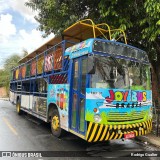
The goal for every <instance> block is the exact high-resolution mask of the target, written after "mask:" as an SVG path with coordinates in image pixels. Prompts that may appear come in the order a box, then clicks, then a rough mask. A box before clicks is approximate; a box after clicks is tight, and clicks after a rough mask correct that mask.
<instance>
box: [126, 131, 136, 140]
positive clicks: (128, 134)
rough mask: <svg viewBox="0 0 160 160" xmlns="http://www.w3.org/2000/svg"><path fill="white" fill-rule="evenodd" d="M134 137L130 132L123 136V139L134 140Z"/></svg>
mask: <svg viewBox="0 0 160 160" xmlns="http://www.w3.org/2000/svg"><path fill="white" fill-rule="evenodd" d="M134 137H135V134H134V132H131V133H127V134H124V138H126V139H129V138H134Z"/></svg>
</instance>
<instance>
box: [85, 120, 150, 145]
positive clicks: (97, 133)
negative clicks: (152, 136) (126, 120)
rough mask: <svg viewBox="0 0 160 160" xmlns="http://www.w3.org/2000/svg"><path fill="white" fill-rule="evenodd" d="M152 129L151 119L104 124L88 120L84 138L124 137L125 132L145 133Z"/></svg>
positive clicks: (97, 139)
mask: <svg viewBox="0 0 160 160" xmlns="http://www.w3.org/2000/svg"><path fill="white" fill-rule="evenodd" d="M151 130H152V120H151V119H150V120H148V121H144V122H140V123H133V124H125V125H124V124H122V125H116V124H115V125H104V124H97V123H94V122H88V127H87V134H86V140H87V141H88V142H97V141H108V140H111V139H121V138H125V134H130V133H134V135H135V137H136V136H141V135H145V134H147V133H150V132H151Z"/></svg>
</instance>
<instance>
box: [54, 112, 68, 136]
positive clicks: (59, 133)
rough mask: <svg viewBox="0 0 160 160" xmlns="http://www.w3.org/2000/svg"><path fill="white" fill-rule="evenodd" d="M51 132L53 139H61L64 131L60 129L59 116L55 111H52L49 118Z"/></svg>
mask: <svg viewBox="0 0 160 160" xmlns="http://www.w3.org/2000/svg"><path fill="white" fill-rule="evenodd" d="M51 131H52V134H53V135H54V136H55V137H58V138H60V137H62V136H63V135H64V133H65V131H64V130H63V129H62V128H61V127H60V116H59V113H58V110H57V109H54V110H53V113H52V116H51Z"/></svg>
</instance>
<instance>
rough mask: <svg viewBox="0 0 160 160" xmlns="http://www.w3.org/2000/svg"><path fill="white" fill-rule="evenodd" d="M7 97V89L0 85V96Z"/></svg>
mask: <svg viewBox="0 0 160 160" xmlns="http://www.w3.org/2000/svg"><path fill="white" fill-rule="evenodd" d="M3 97H7V91H6V88H5V87H0V98H3Z"/></svg>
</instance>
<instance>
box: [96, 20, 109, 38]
mask: <svg viewBox="0 0 160 160" xmlns="http://www.w3.org/2000/svg"><path fill="white" fill-rule="evenodd" d="M102 25H105V26H107V28H108V32H109V39H110V40H111V31H110V26H109V25H108V24H107V23H100V24H97V25H96V26H97V27H98V26H102Z"/></svg>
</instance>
